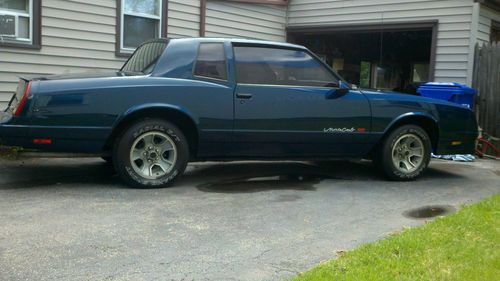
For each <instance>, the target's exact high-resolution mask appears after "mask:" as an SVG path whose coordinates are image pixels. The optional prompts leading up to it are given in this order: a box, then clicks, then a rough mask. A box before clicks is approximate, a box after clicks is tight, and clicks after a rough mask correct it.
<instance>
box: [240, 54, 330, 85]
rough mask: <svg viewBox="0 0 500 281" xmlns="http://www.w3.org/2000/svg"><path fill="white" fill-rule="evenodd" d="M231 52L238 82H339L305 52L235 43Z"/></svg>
mask: <svg viewBox="0 0 500 281" xmlns="http://www.w3.org/2000/svg"><path fill="white" fill-rule="evenodd" d="M234 54H235V59H236V78H237V81H238V83H243V84H267V85H292V86H315V87H329V86H332V85H338V83H339V79H338V78H337V77H335V76H334V75H333V74H332V73H331V72H330V71H329V70H328V69H327V68H326V67H325V66H324V65H323V64H322V63H321V62H320V61H318V60H317V59H316V58H314V57H312V56H311V55H309V54H308V53H307V52H305V51H301V50H294V49H280V48H266V47H248V46H236V47H234Z"/></svg>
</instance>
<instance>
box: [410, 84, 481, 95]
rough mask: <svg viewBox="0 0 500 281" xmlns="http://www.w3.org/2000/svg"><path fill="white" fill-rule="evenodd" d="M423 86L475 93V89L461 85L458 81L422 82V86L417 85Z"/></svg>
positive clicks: (425, 87)
mask: <svg viewBox="0 0 500 281" xmlns="http://www.w3.org/2000/svg"><path fill="white" fill-rule="evenodd" d="M420 88H424V89H440V90H445V89H454V90H457V89H459V90H462V91H463V92H464V93H469V94H475V93H476V90H474V89H472V88H471V87H469V86H467V85H463V84H460V83H456V82H427V83H425V84H423V85H422V86H420V87H419V89H420Z"/></svg>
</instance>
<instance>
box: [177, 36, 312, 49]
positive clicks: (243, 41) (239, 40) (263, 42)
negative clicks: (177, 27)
mask: <svg viewBox="0 0 500 281" xmlns="http://www.w3.org/2000/svg"><path fill="white" fill-rule="evenodd" d="M168 39H169V40H170V41H172V42H173V41H188V42H189V41H192V42H230V43H236V44H249V45H267V46H276V47H284V48H296V49H306V48H305V47H304V46H301V45H296V44H290V43H284V42H275V41H266V40H255V39H242V38H217V37H213V38H212V37H190V38H168Z"/></svg>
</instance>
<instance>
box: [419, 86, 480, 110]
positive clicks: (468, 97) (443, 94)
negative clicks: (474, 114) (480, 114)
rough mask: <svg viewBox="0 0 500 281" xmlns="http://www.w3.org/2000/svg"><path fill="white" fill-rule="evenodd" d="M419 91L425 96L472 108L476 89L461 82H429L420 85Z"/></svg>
mask: <svg viewBox="0 0 500 281" xmlns="http://www.w3.org/2000/svg"><path fill="white" fill-rule="evenodd" d="M417 93H419V94H420V95H421V96H423V97H428V98H433V99H439V100H446V101H449V102H453V103H456V104H460V105H463V106H466V107H468V108H470V109H472V108H474V96H475V95H476V90H474V89H472V88H470V87H467V86H466V85H462V84H460V83H442V82H428V83H425V84H423V85H422V86H420V87H419V88H418V89H417Z"/></svg>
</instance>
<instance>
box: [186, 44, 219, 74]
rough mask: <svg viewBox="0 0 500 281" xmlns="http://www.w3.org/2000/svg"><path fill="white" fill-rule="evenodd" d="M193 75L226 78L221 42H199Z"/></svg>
mask: <svg viewBox="0 0 500 281" xmlns="http://www.w3.org/2000/svg"><path fill="white" fill-rule="evenodd" d="M194 75H195V76H200V77H207V78H213V79H219V80H227V68H226V54H225V52H224V45H223V44H222V43H202V44H200V48H199V50H198V58H197V59H196V65H195V66H194Z"/></svg>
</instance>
